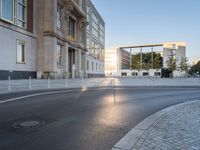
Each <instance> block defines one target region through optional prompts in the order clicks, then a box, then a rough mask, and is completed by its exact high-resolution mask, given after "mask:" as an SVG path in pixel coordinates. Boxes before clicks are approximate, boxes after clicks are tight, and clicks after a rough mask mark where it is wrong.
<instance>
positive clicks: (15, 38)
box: [0, 0, 88, 79]
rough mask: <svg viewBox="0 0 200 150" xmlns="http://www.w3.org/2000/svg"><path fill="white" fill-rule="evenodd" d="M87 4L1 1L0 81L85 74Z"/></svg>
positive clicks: (78, 1)
mask: <svg viewBox="0 0 200 150" xmlns="http://www.w3.org/2000/svg"><path fill="white" fill-rule="evenodd" d="M86 3H87V1H86V0H0V79H7V78H8V76H11V78H12V79H23V78H28V77H29V76H32V78H36V77H38V78H47V77H52V78H61V77H66V76H69V77H80V76H81V75H80V74H82V73H83V74H85V73H86V53H87V48H86V45H87V43H86V42H87V41H86V34H87V33H86V28H87V24H88V23H87V15H86Z"/></svg>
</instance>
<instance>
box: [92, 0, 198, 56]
mask: <svg viewBox="0 0 200 150" xmlns="http://www.w3.org/2000/svg"><path fill="white" fill-rule="evenodd" d="M92 2H93V3H94V5H95V6H96V8H97V10H98V11H99V13H100V14H101V16H102V17H103V19H104V21H105V23H106V47H110V46H116V45H126V44H133V45H137V44H148V43H159V42H174V41H183V42H186V43H187V56H188V57H189V58H190V59H191V58H196V57H199V58H200V0H92Z"/></svg>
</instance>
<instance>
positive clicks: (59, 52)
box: [57, 45, 62, 66]
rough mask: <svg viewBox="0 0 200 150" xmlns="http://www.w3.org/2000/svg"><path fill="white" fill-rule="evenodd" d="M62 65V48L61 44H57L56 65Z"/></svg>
mask: <svg viewBox="0 0 200 150" xmlns="http://www.w3.org/2000/svg"><path fill="white" fill-rule="evenodd" d="M61 65H62V48H61V45H57V66H61Z"/></svg>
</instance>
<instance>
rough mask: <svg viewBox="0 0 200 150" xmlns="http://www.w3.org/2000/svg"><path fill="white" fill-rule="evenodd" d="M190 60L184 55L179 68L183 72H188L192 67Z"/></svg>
mask: <svg viewBox="0 0 200 150" xmlns="http://www.w3.org/2000/svg"><path fill="white" fill-rule="evenodd" d="M188 61H189V60H188V58H187V57H182V58H181V61H180V64H179V69H180V70H181V72H183V71H185V73H186V74H187V73H188V69H189V67H190V65H189V63H188Z"/></svg>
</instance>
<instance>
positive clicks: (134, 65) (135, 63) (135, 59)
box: [131, 54, 140, 70]
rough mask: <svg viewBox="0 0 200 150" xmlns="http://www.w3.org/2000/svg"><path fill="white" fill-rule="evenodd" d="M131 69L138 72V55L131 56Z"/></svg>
mask: <svg viewBox="0 0 200 150" xmlns="http://www.w3.org/2000/svg"><path fill="white" fill-rule="evenodd" d="M131 68H132V69H135V70H140V55H139V54H136V55H132V65H131Z"/></svg>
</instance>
